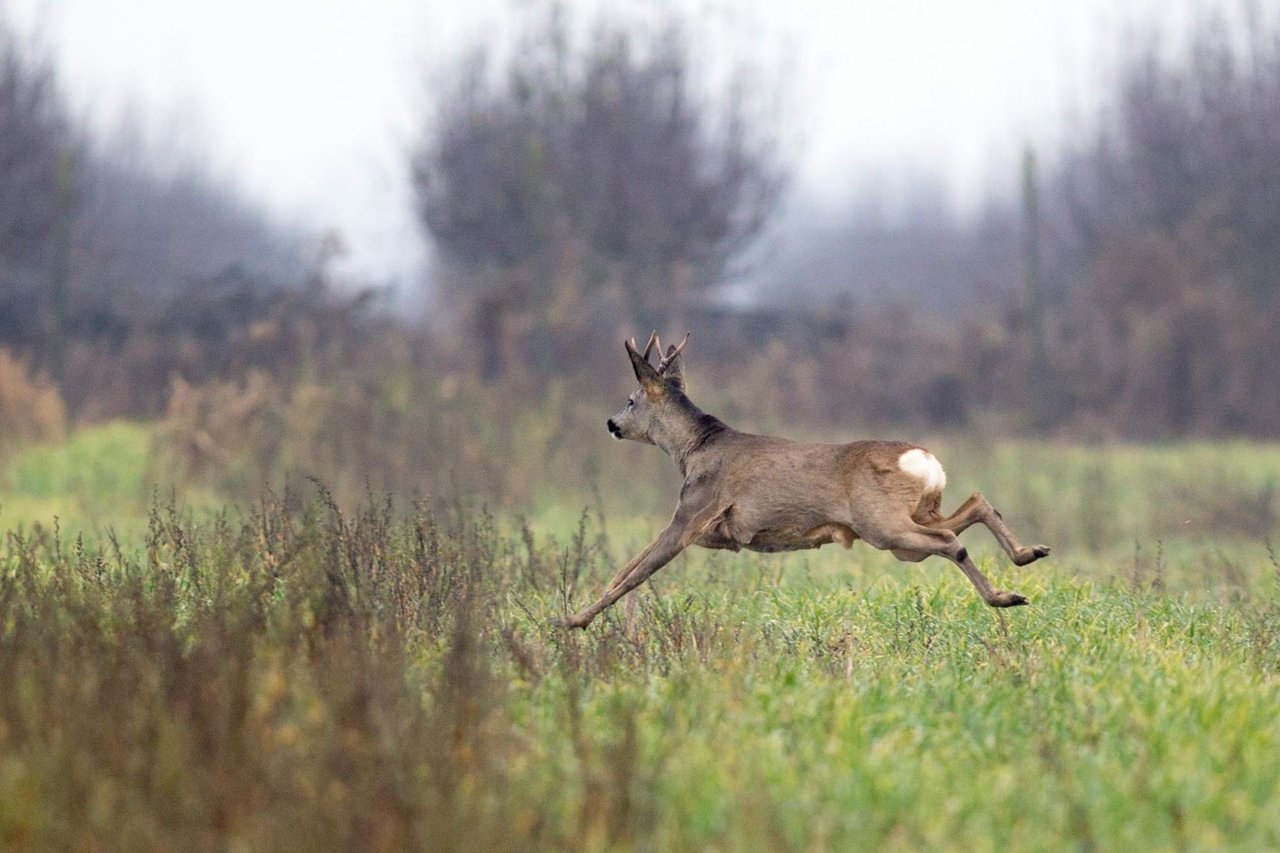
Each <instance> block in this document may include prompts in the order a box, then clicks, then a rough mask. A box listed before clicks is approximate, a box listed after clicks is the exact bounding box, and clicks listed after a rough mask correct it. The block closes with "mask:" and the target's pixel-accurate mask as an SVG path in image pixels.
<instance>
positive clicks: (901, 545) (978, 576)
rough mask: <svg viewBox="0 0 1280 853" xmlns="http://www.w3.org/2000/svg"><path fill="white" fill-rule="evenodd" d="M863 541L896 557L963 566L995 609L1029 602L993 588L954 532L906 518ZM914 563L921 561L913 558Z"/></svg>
mask: <svg viewBox="0 0 1280 853" xmlns="http://www.w3.org/2000/svg"><path fill="white" fill-rule="evenodd" d="M862 538H864V539H866V540H867V542H869V543H870V544H871V545H873V546H875V547H877V548H881V549H884V550H888V551H890V552H892V553H893V555H894V556H897V555H898V553H899V552H903V553H905V554H908V555H910V556H911V557H912V558H914V557H915V556H916V555H922V556H921V557H920V559H923V558H924V557H927V556H931V555H932V556H938V557H946V558H947V559H948V560H950V561H952V562H953V563H955V564H956V565H957V566H959V567H960V571H962V572H964V575H965V577H967V578H968V579H969V582H970V583H972V584H973V586H974V588H975V589H977V590H978V595H980V596H982V600H983V601H985V602H986V603H987V604H989V605H991V606H992V607H1017V606H1018V605H1020V604H1026V603H1027V599H1026V597H1025V596H1022V595H1019V594H1018V593H1016V592H1009V591H1008V590H1004V589H996V588H995V587H994V586H992V584H991V581H989V580H988V579H987V576H986V575H984V574H983V573H982V571H981V570H980V569H979V568H978V567H977V566H976V565H974V562H973V560H972V559H971V558H970V557H969V551H968V549H966V548H965V547H964V546H963V545H961V544H960V540H959V539H957V538H956V535H955V534H954V533H953V532H951V531H950V530H947V529H945V528H936V527H926V526H925V525H923V524H919V523H917V522H915V521H913V520H911V519H910V518H906V519H903V520H902V521H901V522H900V523H899V524H896V525H894V526H893V528H892V529H888V530H881V531H878V532H876V533H875V534H867V533H863V537H862ZM910 562H917V560H915V559H911V560H910Z"/></svg>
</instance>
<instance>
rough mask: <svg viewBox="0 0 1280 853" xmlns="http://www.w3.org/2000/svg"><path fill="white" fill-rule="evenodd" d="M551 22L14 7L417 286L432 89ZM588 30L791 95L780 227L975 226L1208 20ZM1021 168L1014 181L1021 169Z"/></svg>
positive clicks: (384, 11)
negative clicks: (1154, 55) (1036, 150)
mask: <svg viewBox="0 0 1280 853" xmlns="http://www.w3.org/2000/svg"><path fill="white" fill-rule="evenodd" d="M547 5H548V4H542V3H528V2H515V0H478V2H472V3H466V4H460V3H454V2H441V1H440V0H426V1H425V2H423V0H418V2H414V0H382V2H379V3H373V4H358V3H353V2H339V0H318V1H317V0H273V2H270V3H257V2H251V0H225V2H221V3H216V4H192V3H173V2H168V0H60V2H51V0H9V2H8V7H9V12H10V14H11V16H12V18H13V19H14V21H15V23H16V24H17V25H18V27H19V28H20V29H21V30H23V31H24V32H27V33H35V34H36V35H37V37H38V38H39V39H40V40H41V41H42V42H44V43H45V44H46V45H47V46H48V47H49V49H50V50H51V51H52V53H53V55H54V56H55V57H56V61H57V64H58V65H59V68H60V70H61V71H62V73H63V77H64V84H65V87H66V88H67V89H68V90H69V93H70V96H71V98H72V101H73V103H74V104H75V105H76V107H77V108H78V109H80V110H81V111H83V112H85V113H86V114H88V115H89V116H91V117H92V120H93V122H94V123H95V124H96V125H97V126H98V127H100V128H101V129H103V130H105V131H108V132H115V131H117V130H118V129H119V128H120V127H121V125H122V124H123V125H125V126H126V127H128V128H129V130H130V131H131V132H134V133H137V132H139V131H141V132H142V134H143V135H144V136H145V137H147V138H149V139H151V140H153V141H154V142H155V145H154V148H155V149H156V150H157V151H159V152H167V153H168V154H169V155H171V156H173V157H175V158H179V159H181V158H186V159H191V160H196V161H199V162H200V163H202V164H204V165H206V166H207V167H208V168H209V169H211V170H212V171H213V172H214V173H215V174H216V175H218V176H221V177H225V178H227V179H229V180H232V181H234V183H235V184H236V185H237V186H238V187H240V188H241V189H242V191H243V192H244V193H245V194H247V195H248V196H249V197H250V198H251V199H256V200H258V201H260V202H262V203H264V204H265V205H267V206H268V207H269V209H270V211H271V212H272V213H273V214H274V215H275V216H276V217H277V218H279V219H280V220H281V221H283V222H285V223H288V224H290V225H292V226H294V227H296V228H298V229H300V230H303V231H308V232H323V231H328V230H330V229H332V230H336V231H337V232H338V233H339V234H340V235H341V237H342V239H343V240H344V242H345V244H346V245H347V247H348V249H349V255H348V256H347V258H346V260H345V262H344V264H345V268H346V270H347V271H348V272H350V273H351V274H352V275H355V276H358V277H361V278H366V279H372V280H374V281H377V282H379V283H390V284H395V285H398V286H402V287H404V286H408V285H411V284H413V283H415V282H416V281H418V280H419V278H420V276H421V275H422V271H423V267H424V264H423V262H424V253H425V252H426V247H425V246H424V243H423V241H422V240H421V238H420V236H419V232H418V229H417V227H416V225H415V223H414V219H413V214H412V209H411V207H412V201H411V194H410V188H409V182H408V172H407V169H406V168H405V166H404V152H405V150H406V148H407V147H408V146H409V145H410V144H411V143H412V142H413V141H414V140H415V139H416V138H417V137H418V136H419V135H420V134H421V132H422V127H421V125H422V121H421V116H422V112H423V104H424V100H425V99H426V98H427V97H428V96H429V93H430V89H431V86H432V75H433V73H434V71H435V70H436V69H437V68H438V67H439V65H440V64H442V63H444V62H447V61H448V60H450V59H453V58H455V57H456V56H457V54H459V53H460V52H461V51H462V50H463V49H464V48H465V47H466V46H468V45H469V44H470V43H471V42H472V41H473V40H475V39H477V38H481V39H483V40H484V41H487V42H490V43H497V44H501V43H504V42H505V41H509V39H510V38H511V34H512V33H513V31H514V30H515V29H516V28H517V27H518V25H519V22H520V21H521V20H523V19H526V18H527V17H529V16H530V15H532V14H535V13H536V11H537V10H538V9H540V8H544V7H545V6H547ZM566 6H567V7H569V8H570V9H571V10H575V11H580V12H582V13H584V14H583V20H591V19H593V18H597V17H599V18H604V19H611V20H616V19H619V18H635V19H644V18H645V17H646V16H648V17H653V16H655V15H659V14H665V13H666V12H667V11H670V10H674V11H676V12H678V13H681V14H684V15H687V16H688V17H689V19H690V20H691V21H692V22H693V29H694V40H695V41H696V42H697V44H698V49H699V51H700V55H703V56H705V57H708V58H709V61H712V62H716V61H721V62H723V61H733V60H746V61H749V62H752V63H755V64H757V65H759V66H761V67H763V68H764V70H765V71H766V72H767V73H769V74H771V75H773V76H775V77H777V78H778V79H780V80H781V83H780V85H779V90H780V95H781V98H782V100H783V102H784V103H785V108H786V114H787V122H788V127H787V133H786V143H787V145H788V146H789V147H790V154H791V157H792V160H793V175H794V177H793V184H792V187H793V191H792V193H791V195H790V197H789V204H788V205H787V207H786V208H785V210H786V211H787V212H789V213H790V216H788V215H787V214H786V212H784V215H783V216H782V217H781V218H780V220H779V221H778V223H777V224H776V225H775V228H774V230H773V237H774V239H775V240H781V241H782V242H783V243H784V244H785V243H786V240H787V237H788V233H789V231H790V230H791V229H793V228H794V227H795V225H796V223H797V222H798V221H805V222H808V223H810V224H812V222H813V219H814V217H815V216H817V217H819V218H838V217H839V216H840V214H841V211H842V208H843V207H844V206H845V205H847V204H848V203H849V201H850V199H851V197H852V196H853V195H855V194H856V193H857V192H858V191H859V189H860V187H861V186H862V185H863V184H864V183H865V182H866V181H867V180H868V178H869V177H875V176H881V177H883V175H884V174H885V173H889V174H890V175H891V180H892V175H894V174H898V173H902V172H904V171H907V172H915V173H922V174H926V175H928V176H929V177H931V178H932V179H935V181H936V183H937V186H938V188H939V190H940V191H941V192H942V193H943V194H944V195H945V197H946V202H947V203H948V204H955V205H957V206H959V207H960V208H961V209H969V208H972V207H973V206H974V205H976V204H977V203H978V202H979V201H980V199H982V198H983V197H984V196H985V195H986V194H988V193H989V192H991V191H993V190H1000V189H1007V188H1008V187H1009V186H1011V185H1012V183H1013V182H1014V180H1015V179H1016V162H1017V158H1018V156H1019V153H1020V151H1021V149H1022V147H1023V146H1024V145H1026V144H1028V143H1033V144H1041V145H1048V144H1051V143H1052V142H1053V141H1055V140H1056V139H1057V137H1058V135H1059V134H1060V133H1061V129H1062V127H1063V125H1064V124H1067V123H1070V122H1072V121H1073V120H1077V121H1078V120H1081V119H1082V118H1083V117H1085V116H1088V115H1089V112H1090V110H1091V109H1092V108H1093V107H1095V106H1096V102H1097V97H1098V95H1097V93H1098V90H1099V88H1100V86H1101V83H1102V80H1103V79H1104V78H1105V76H1106V75H1107V74H1108V69H1109V67H1110V66H1111V64H1113V63H1114V60H1115V57H1116V53H1117V50H1118V49H1119V46H1120V45H1121V44H1122V43H1123V38H1124V35H1125V32H1126V29H1127V28H1128V27H1130V26H1131V25H1132V24H1133V22H1134V21H1136V20H1148V19H1150V18H1151V17H1153V16H1154V15H1155V13H1156V12H1157V11H1158V13H1159V14H1158V19H1159V20H1160V21H1161V22H1162V26H1165V27H1167V28H1168V29H1169V31H1170V32H1173V33H1178V32H1180V31H1182V30H1183V29H1185V27H1186V26H1187V23H1188V21H1190V20H1191V19H1192V18H1193V17H1194V15H1195V14H1196V13H1197V11H1201V12H1202V11H1203V9H1204V7H1205V4H1203V3H1190V2H1188V3H1160V2H1155V0H1127V2H1120V3H1116V2H1109V0H1081V2H1071V3H1049V2H1035V3H1026V2H1019V0H975V2H968V3H963V4H945V3H944V4H938V3H929V2H923V1H922V0H920V1H918V2H905V3H885V2H861V3H843V2H815V0H802V2H795V3H787V4H776V3H768V2H762V0H750V2H710V0H696V1H695V2H671V3H649V2H637V3H608V2H577V3H572V2H571V3H568V4H566ZM1011 163H1012V164H1015V165H1014V166H1013V167H1011V166H1010V164H1011Z"/></svg>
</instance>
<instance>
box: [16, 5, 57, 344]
mask: <svg viewBox="0 0 1280 853" xmlns="http://www.w3.org/2000/svg"><path fill="white" fill-rule="evenodd" d="M74 146H75V141H74V134H73V131H72V126H71V121H70V119H69V118H68V113H67V110H66V107H65V105H64V102H63V99H62V96H61V93H60V92H59V91H58V84H57V75H56V74H55V71H54V68H53V65H52V63H51V62H50V60H49V58H48V57H47V56H45V55H44V54H43V53H42V52H41V51H40V50H39V49H38V47H36V46H34V45H32V44H29V43H27V42H25V41H24V40H23V39H22V38H21V37H20V36H19V35H18V34H17V33H16V32H14V31H13V30H12V29H11V28H10V27H9V26H8V24H7V22H6V21H5V20H4V18H3V16H0V318H3V319H0V337H11V336H13V335H18V334H20V333H21V334H37V335H38V334H39V333H40V327H39V326H38V325H37V324H36V323H35V322H34V320H35V318H36V315H37V314H38V313H39V312H40V311H41V310H42V307H43V306H42V304H41V299H42V294H43V293H44V292H45V291H46V289H47V286H48V284H49V280H48V274H49V260H50V257H49V252H50V241H51V239H52V237H53V234H54V232H55V230H56V229H57V227H58V225H59V222H60V221H61V222H63V223H64V224H65V222H66V220H67V219H69V217H70V215H71V212H70V210H69V209H67V208H68V202H69V199H68V198H67V195H66V193H63V192H60V191H59V184H60V183H64V182H65V179H64V178H62V177H61V176H62V173H63V172H64V171H65V169H66V168H67V166H66V164H67V161H68V160H67V158H68V157H70V156H72V149H73V147H74Z"/></svg>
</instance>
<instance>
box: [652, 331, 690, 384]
mask: <svg viewBox="0 0 1280 853" xmlns="http://www.w3.org/2000/svg"><path fill="white" fill-rule="evenodd" d="M687 343H689V333H688V332H685V333H684V340H683V341H681V342H680V343H679V345H677V346H673V347H672V348H671V352H669V353H667V354H666V355H664V356H662V357H661V358H659V359H658V374H659V375H661V374H663V373H666V372H667V368H668V367H670V366H671V362H673V361H675V360H676V358H678V357H679V355H680V353H682V352H684V347H685V344H687ZM658 352H662V348H661V346H659V348H658Z"/></svg>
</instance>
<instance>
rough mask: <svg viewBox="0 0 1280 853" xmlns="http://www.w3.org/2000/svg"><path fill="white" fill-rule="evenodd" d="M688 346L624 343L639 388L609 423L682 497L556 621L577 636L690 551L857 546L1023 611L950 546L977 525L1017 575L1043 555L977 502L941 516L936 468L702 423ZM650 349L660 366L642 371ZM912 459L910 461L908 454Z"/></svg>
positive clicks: (880, 448) (858, 448)
mask: <svg viewBox="0 0 1280 853" xmlns="http://www.w3.org/2000/svg"><path fill="white" fill-rule="evenodd" d="M688 342H689V336H688V335H685V339H684V340H683V341H682V342H681V343H680V345H679V346H671V347H670V348H669V349H668V350H667V351H666V352H665V353H664V352H663V350H662V344H661V342H660V341H658V337H657V335H656V334H654V335H651V336H650V337H649V343H648V345H647V346H646V347H645V349H644V352H643V353H642V352H640V351H638V350H637V349H636V347H635V341H634V340H632V341H627V342H626V350H627V355H628V356H630V358H631V365H632V368H633V369H634V371H635V375H636V379H638V380H639V382H640V387H639V388H638V389H636V391H634V392H633V393H632V394H631V396H630V397H629V398H628V401H627V405H626V407H625V408H624V409H623V410H622V411H621V412H619V413H618V414H616V415H614V416H613V417H612V418H610V419H609V420H608V428H609V432H610V433H612V434H613V435H614V437H616V438H619V439H632V440H635V441H643V442H647V443H649V444H654V445H657V446H658V447H660V448H662V449H663V450H664V451H666V453H667V454H668V455H669V456H671V457H672V458H673V459H674V460H675V461H676V464H677V465H678V466H679V467H680V473H681V475H682V476H683V477H684V485H683V486H682V487H681V489H680V499H679V502H678V503H677V505H676V510H675V513H674V515H673V516H672V518H671V521H670V523H669V524H667V526H666V527H665V528H664V529H663V530H662V532H661V533H659V534H658V536H657V538H655V539H654V540H653V542H651V543H650V544H649V545H648V547H646V548H645V549H644V550H643V551H641V552H640V553H639V554H637V555H636V556H635V557H634V558H632V560H631V561H630V562H629V563H627V564H626V565H625V566H623V567H622V569H621V570H620V571H619V572H618V573H617V574H616V575H615V576H614V578H613V580H612V581H610V583H609V586H608V587H607V589H606V590H605V592H604V595H603V596H602V597H601V598H600V599H599V600H598V601H596V602H595V603H594V604H592V605H591V606H590V607H587V608H586V609H585V610H582V611H581V612H579V613H577V614H574V615H573V616H571V617H569V618H568V619H566V620H565V624H566V625H567V626H569V627H573V628H585V627H587V625H589V624H590V623H591V621H592V620H593V619H595V617H596V616H598V615H599V614H600V612H601V611H603V610H605V609H606V608H608V607H610V606H612V605H613V604H614V603H615V602H616V601H617V600H618V599H620V598H622V597H623V596H624V595H626V594H627V593H628V592H630V591H631V590H633V589H635V588H636V587H638V586H640V585H641V584H642V583H644V582H645V581H646V580H647V579H648V578H649V577H650V576H651V575H652V574H653V573H654V572H656V571H657V570H658V569H660V568H662V567H663V566H665V565H666V564H667V563H669V562H670V561H671V560H672V559H673V558H674V557H675V556H676V555H677V554H679V553H680V552H681V551H683V550H684V549H685V548H687V547H689V546H690V545H700V546H702V547H704V548H720V549H727V550H730V551H739V550H741V549H743V548H745V549H747V550H749V551H764V552H774V551H796V550H802V549H807V548H819V547H821V546H823V545H826V544H829V543H831V542H838V543H840V544H841V545H843V546H844V547H845V548H848V547H850V546H851V545H852V544H853V543H854V541H856V540H858V539H861V540H863V541H865V542H867V543H868V544H870V545H872V546H874V547H876V548H880V549H884V550H888V551H890V552H892V553H893V555H894V556H895V557H897V558H898V559H900V560H906V561H911V562H916V561H919V560H923V559H925V558H926V557H928V556H940V557H945V558H947V559H949V560H951V561H952V562H954V563H955V564H956V565H957V566H959V567H960V570H961V571H963V572H964V573H965V575H966V576H967V577H968V578H969V580H970V581H971V582H972V583H973V585H974V586H975V587H976V588H977V590H978V594H979V595H981V596H982V599H983V601H985V602H986V603H987V604H989V605H991V606H992V607H1014V606H1017V605H1020V604H1026V603H1027V599H1026V598H1024V597H1023V596H1021V595H1018V594H1017V593H1014V592H1009V591H1006V590H1002V589H996V588H995V587H993V586H992V584H991V582H990V581H989V580H987V578H986V576H985V575H983V573H982V572H981V571H980V570H979V569H978V567H977V566H976V565H974V563H973V560H971V559H970V557H969V553H968V551H967V550H966V549H965V548H964V546H963V545H961V544H960V541H959V540H958V539H957V538H956V536H957V534H959V533H960V532H962V531H964V530H965V529H967V528H968V527H970V526H971V525H973V524H975V523H980V524H984V525H986V526H987V528H988V529H990V530H991V532H992V533H993V534H994V535H995V538H996V540H997V541H998V542H999V543H1000V545H1001V547H1002V548H1003V549H1004V550H1005V552H1006V553H1007V554H1008V555H1009V557H1010V558H1011V559H1012V560H1013V561H1014V563H1016V564H1017V565H1025V564H1027V563H1030V562H1032V561H1034V560H1038V559H1040V558H1041V557H1043V556H1045V555H1046V554H1048V553H1049V549H1048V548H1047V547H1045V546H1043V545H1035V546H1031V547H1024V546H1022V545H1019V544H1018V541H1017V540H1016V539H1015V538H1014V536H1013V534H1012V533H1011V532H1010V531H1009V528H1008V527H1006V526H1005V523H1004V521H1003V519H1002V518H1001V517H1000V513H999V512H997V511H996V510H995V508H994V507H992V506H991V504H990V503H988V502H987V499H986V498H984V497H983V496H982V495H981V494H979V493H977V492H975V493H974V494H973V495H971V496H970V497H969V499H968V500H966V501H965V502H964V503H963V504H962V505H961V506H960V507H959V509H957V510H956V511H955V512H953V513H952V514H951V515H948V516H943V515H942V511H941V506H942V488H943V486H944V485H945V483H946V477H945V474H944V473H943V471H942V466H941V465H939V464H938V462H937V460H936V459H935V458H934V457H933V455H932V454H930V453H929V452H928V451H927V450H926V449H924V448H923V447H920V446H919V445H916V444H910V443H907V442H902V441H854V442H849V443H847V444H801V443H797V442H793V441H788V440H786V439H782V438H773V437H771V436H765V435H751V434H749V433H744V432H739V431H737V430H735V429H733V428H732V427H730V426H728V425H727V424H725V423H724V422H723V421H721V420H719V419H718V418H715V417H713V416H711V415H708V414H706V413H705V412H703V411H702V410H701V409H699V408H698V407H697V406H695V405H694V404H693V402H692V401H691V400H690V399H689V397H688V395H687V394H686V393H685V381H684V371H683V367H682V359H681V353H682V352H683V351H684V347H685V345H686V344H687V343H688ZM655 346H656V348H657V352H658V355H659V361H658V364H657V365H656V366H655V365H653V364H651V363H650V362H649V354H650V353H651V352H652V351H653V350H654V348H655ZM913 451H914V452H913Z"/></svg>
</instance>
